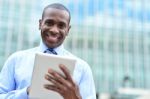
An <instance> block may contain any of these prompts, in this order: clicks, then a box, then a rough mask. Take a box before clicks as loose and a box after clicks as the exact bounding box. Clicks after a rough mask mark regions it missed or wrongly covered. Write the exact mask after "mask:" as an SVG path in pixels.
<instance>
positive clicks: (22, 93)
mask: <svg viewBox="0 0 150 99" xmlns="http://www.w3.org/2000/svg"><path fill="white" fill-rule="evenodd" d="M27 88H28V87H25V88H23V89H21V90H19V91H18V92H17V94H16V98H17V99H29V96H28V94H27Z"/></svg>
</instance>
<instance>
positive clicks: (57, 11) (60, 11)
mask: <svg viewBox="0 0 150 99" xmlns="http://www.w3.org/2000/svg"><path fill="white" fill-rule="evenodd" d="M49 13H61V14H65V15H68V16H69V13H68V12H67V11H66V10H63V9H57V8H51V7H49V8H47V9H45V10H44V14H49Z"/></svg>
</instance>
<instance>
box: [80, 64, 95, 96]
mask: <svg viewBox="0 0 150 99" xmlns="http://www.w3.org/2000/svg"><path fill="white" fill-rule="evenodd" d="M82 74H83V76H82V79H81V81H80V84H79V89H80V93H81V96H82V99H96V92H95V84H94V80H93V75H92V71H91V69H90V67H89V65H88V64H86V65H85V67H84V69H83V72H82Z"/></svg>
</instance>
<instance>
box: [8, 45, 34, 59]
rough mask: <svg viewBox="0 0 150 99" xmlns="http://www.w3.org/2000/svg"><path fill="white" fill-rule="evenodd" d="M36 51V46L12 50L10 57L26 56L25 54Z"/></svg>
mask: <svg viewBox="0 0 150 99" xmlns="http://www.w3.org/2000/svg"><path fill="white" fill-rule="evenodd" d="M36 51H37V47H35V48H30V49H26V50H20V51H16V52H14V53H12V54H11V55H10V58H17V57H23V56H26V55H32V54H34V53H35V52H36Z"/></svg>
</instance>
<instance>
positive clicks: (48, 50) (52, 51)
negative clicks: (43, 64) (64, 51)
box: [44, 48, 57, 55]
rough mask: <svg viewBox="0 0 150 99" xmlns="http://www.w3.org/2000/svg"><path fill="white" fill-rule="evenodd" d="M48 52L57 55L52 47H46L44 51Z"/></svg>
mask: <svg viewBox="0 0 150 99" xmlns="http://www.w3.org/2000/svg"><path fill="white" fill-rule="evenodd" d="M47 52H50V53H51V54H54V55H57V52H56V51H55V50H54V49H53V48H48V49H47V50H45V51H44V53H47Z"/></svg>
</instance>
